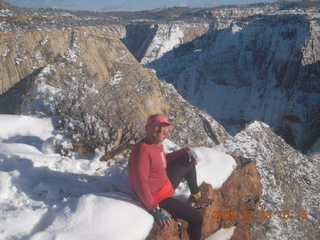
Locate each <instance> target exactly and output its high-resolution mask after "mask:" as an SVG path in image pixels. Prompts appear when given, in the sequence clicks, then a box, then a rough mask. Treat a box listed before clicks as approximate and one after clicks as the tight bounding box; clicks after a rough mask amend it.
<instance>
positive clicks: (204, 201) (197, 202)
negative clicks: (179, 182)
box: [188, 194, 214, 208]
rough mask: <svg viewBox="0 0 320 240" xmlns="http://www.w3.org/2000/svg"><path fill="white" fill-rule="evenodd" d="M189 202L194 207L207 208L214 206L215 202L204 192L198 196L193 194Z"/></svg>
mask: <svg viewBox="0 0 320 240" xmlns="http://www.w3.org/2000/svg"><path fill="white" fill-rule="evenodd" d="M188 204H189V205H190V206H191V207H194V208H205V207H210V206H212V205H213V204H214V200H213V199H210V198H208V197H206V196H204V195H203V194H202V195H201V197H198V198H195V197H194V196H192V195H191V196H190V197H189V201H188Z"/></svg>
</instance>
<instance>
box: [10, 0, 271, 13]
mask: <svg viewBox="0 0 320 240" xmlns="http://www.w3.org/2000/svg"><path fill="white" fill-rule="evenodd" d="M4 1H6V2H9V3H11V4H13V5H16V6H20V7H32V8H40V7H43V8H46V7H50V8H52V7H55V8H63V9H71V10H89V11H136V10H149V9H155V8H165V7H174V6H188V7H216V6H219V5H227V4H249V3H261V2H276V0H4Z"/></svg>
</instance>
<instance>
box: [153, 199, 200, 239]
mask: <svg viewBox="0 0 320 240" xmlns="http://www.w3.org/2000/svg"><path fill="white" fill-rule="evenodd" d="M159 206H160V207H161V208H163V209H165V210H166V211H168V212H169V213H170V214H171V216H172V217H173V218H179V219H183V220H185V221H187V222H188V228H187V231H188V235H189V239H190V240H200V239H201V228H202V223H203V218H202V215H201V213H200V212H199V211H198V210H197V209H195V208H193V207H190V206H189V205H187V204H186V203H184V202H181V201H179V200H178V199H175V198H172V197H170V198H166V199H164V200H162V201H161V202H160V203H159Z"/></svg>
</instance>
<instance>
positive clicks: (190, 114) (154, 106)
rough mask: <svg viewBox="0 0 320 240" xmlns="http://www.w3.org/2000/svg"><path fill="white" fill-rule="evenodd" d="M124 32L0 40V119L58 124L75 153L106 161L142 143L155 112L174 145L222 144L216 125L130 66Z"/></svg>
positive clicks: (78, 31)
mask: <svg viewBox="0 0 320 240" xmlns="http://www.w3.org/2000/svg"><path fill="white" fill-rule="evenodd" d="M124 32H125V29H124V28H123V27H122V26H120V25H119V26H117V25H113V26H104V27H82V28H73V29H61V30H57V29H56V30H52V31H30V32H29V31H22V32H8V33H2V34H1V35H0V37H1V39H2V41H1V43H0V44H1V45H0V49H1V50H0V51H1V52H2V58H1V60H0V61H1V63H2V64H1V66H0V69H1V84H2V92H5V93H4V94H2V95H1V97H0V110H1V112H2V113H22V114H38V115H50V116H62V117H64V118H62V119H60V121H58V125H59V126H58V127H59V129H60V130H63V131H64V132H65V133H66V134H67V135H68V136H69V137H71V138H72V139H73V141H74V148H75V149H74V150H76V151H80V152H81V153H89V152H91V153H92V152H93V151H94V149H95V148H96V147H99V146H105V151H106V152H109V153H110V152H112V154H111V153H110V154H109V155H108V156H107V157H112V156H114V155H115V154H118V153H120V152H122V151H123V150H125V149H127V147H128V146H129V145H130V141H131V140H134V139H137V138H139V137H140V136H142V135H143V132H144V121H145V119H146V117H147V116H148V115H149V114H152V113H157V112H163V113H166V114H168V115H169V117H170V118H171V120H172V121H173V123H175V128H174V130H173V131H172V140H174V141H175V142H177V143H178V144H183V145H184V144H199V145H207V146H212V145H215V144H218V143H219V142H221V141H223V140H224V139H226V138H228V137H229V135H228V133H227V132H226V131H225V130H224V128H223V127H222V126H221V125H220V124H218V123H217V122H216V121H215V120H213V119H212V118H211V117H210V116H208V115H207V114H206V113H204V112H201V111H200V110H198V109H196V108H194V107H193V106H191V105H190V104H189V103H188V102H186V101H185V100H184V99H183V98H182V97H181V96H180V95H179V94H178V93H177V92H176V91H175V89H174V88H173V87H172V86H170V85H169V84H166V83H161V82H160V81H159V80H158V79H157V77H156V75H155V74H154V73H153V72H152V71H151V70H148V69H146V68H144V67H142V66H141V65H140V64H139V63H138V62H137V60H136V59H135V58H134V57H133V56H132V55H131V53H130V52H129V51H128V50H127V48H126V47H125V45H124V44H123V43H122V41H121V40H120V38H121V37H123V35H124ZM196 130H197V131H196ZM207 132H208V133H207Z"/></svg>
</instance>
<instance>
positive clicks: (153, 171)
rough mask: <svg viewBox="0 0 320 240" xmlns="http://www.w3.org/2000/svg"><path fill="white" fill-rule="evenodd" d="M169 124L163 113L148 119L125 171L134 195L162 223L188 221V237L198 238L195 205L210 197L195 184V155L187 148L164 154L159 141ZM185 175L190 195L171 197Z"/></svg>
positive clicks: (205, 202) (199, 219) (198, 216)
mask: <svg viewBox="0 0 320 240" xmlns="http://www.w3.org/2000/svg"><path fill="white" fill-rule="evenodd" d="M171 125H172V124H171V123H170V122H169V121H168V118H167V117H166V116H165V115H163V114H154V115H151V116H149V118H148V119H147V122H146V125H145V129H146V137H145V138H144V139H142V140H141V141H140V142H138V143H137V144H136V145H135V147H134V149H133V150H132V152H131V154H130V158H129V164H128V173H129V178H130V181H131V185H132V187H133V190H134V192H135V194H136V196H137V198H138V199H139V200H140V201H141V202H142V203H143V205H144V206H145V207H146V208H147V209H148V210H149V212H150V213H151V214H152V215H153V216H154V218H155V220H156V221H157V222H158V223H160V224H161V225H163V226H166V225H171V223H172V219H171V217H172V218H179V219H184V220H185V221H187V222H188V228H187V231H188V235H189V238H190V239H191V240H200V239H201V228H202V222H203V219H202V215H201V214H200V212H199V211H198V210H197V209H196V208H201V207H208V206H211V205H212V204H213V200H212V199H209V198H207V197H205V196H204V195H203V194H202V193H201V191H200V190H199V187H198V184H197V176H196V168H195V165H196V164H197V157H196V155H195V153H194V152H193V151H191V150H190V148H189V147H186V148H183V149H181V150H179V151H177V152H173V153H170V154H165V153H164V148H163V144H162V142H163V141H164V140H165V139H166V138H167V137H168V135H169V126H171ZM182 178H184V179H185V180H186V181H187V184H188V186H189V189H190V192H191V196H190V198H189V201H188V204H187V203H185V202H182V201H180V200H178V199H176V198H173V197H172V195H173V193H174V189H175V188H176V187H177V186H178V185H179V183H180V181H181V180H182Z"/></svg>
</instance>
